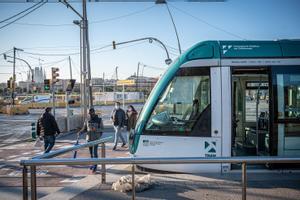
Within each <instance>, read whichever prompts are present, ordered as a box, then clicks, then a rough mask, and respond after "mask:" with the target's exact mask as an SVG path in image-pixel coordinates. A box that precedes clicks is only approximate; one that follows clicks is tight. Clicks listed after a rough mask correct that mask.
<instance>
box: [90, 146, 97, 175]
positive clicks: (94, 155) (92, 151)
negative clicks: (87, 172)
mask: <svg viewBox="0 0 300 200" xmlns="http://www.w3.org/2000/svg"><path fill="white" fill-rule="evenodd" d="M89 150H90V155H91V158H98V144H97V145H95V146H91V147H89ZM91 169H93V171H96V170H97V165H94V166H92V168H91Z"/></svg>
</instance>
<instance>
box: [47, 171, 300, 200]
mask: <svg viewBox="0 0 300 200" xmlns="http://www.w3.org/2000/svg"><path fill="white" fill-rule="evenodd" d="M129 169H130V167H129V166H115V167H112V168H110V169H109V170H108V172H109V173H108V174H107V184H101V183H100V180H101V175H94V176H92V175H91V176H88V177H86V178H85V179H83V180H81V181H79V182H77V183H75V184H73V185H70V186H67V187H65V188H64V189H62V190H61V192H56V193H52V194H51V195H48V196H47V197H44V198H42V199H43V200H51V199H55V200H58V199H72V200H84V199H89V200H102V199H103V200H119V199H121V200H122V199H131V193H121V192H117V191H112V190H111V185H112V182H114V181H116V180H118V179H119V178H120V177H121V176H125V175H129V174H130V170H129ZM137 175H138V176H141V175H144V174H143V173H142V174H141V173H138V174H137ZM151 177H152V180H153V181H155V184H154V187H153V188H151V189H149V190H147V191H144V192H141V193H136V199H141V200H144V199H155V200H158V199H172V200H179V199H195V200H196V199H197V200H198V199H205V200H217V199H222V200H223V199H224V200H225V199H226V200H238V199H241V191H242V189H241V173H240V171H234V172H230V173H227V174H223V175H221V174H217V173H210V174H198V175H191V174H157V173H151ZM97 182H98V183H97ZM247 183H248V188H247V199H253V200H254V199H255V200H257V199H263V200H271V199H272V200H273V199H275V200H279V199H280V200H281V199H285V200H299V199H300V172H285V173H281V172H276V171H274V172H273V171H266V173H264V172H259V173H257V172H254V171H251V172H249V173H248V182H247ZM93 184H94V186H92V185H93ZM88 187H90V188H89V189H87V188H88ZM83 188H85V191H83Z"/></svg>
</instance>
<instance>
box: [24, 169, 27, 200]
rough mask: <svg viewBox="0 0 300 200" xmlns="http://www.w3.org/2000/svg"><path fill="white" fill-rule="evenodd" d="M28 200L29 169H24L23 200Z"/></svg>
mask: <svg viewBox="0 0 300 200" xmlns="http://www.w3.org/2000/svg"><path fill="white" fill-rule="evenodd" d="M27 199H28V177H27V167H26V165H24V167H23V200H27Z"/></svg>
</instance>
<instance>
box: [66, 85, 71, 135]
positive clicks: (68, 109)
mask: <svg viewBox="0 0 300 200" xmlns="http://www.w3.org/2000/svg"><path fill="white" fill-rule="evenodd" d="M65 102H66V111H67V131H70V130H71V129H70V106H69V92H68V91H66V101H65Z"/></svg>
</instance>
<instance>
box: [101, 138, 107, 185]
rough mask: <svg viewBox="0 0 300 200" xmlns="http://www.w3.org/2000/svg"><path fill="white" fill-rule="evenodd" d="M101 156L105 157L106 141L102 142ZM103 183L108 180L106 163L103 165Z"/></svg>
mask: <svg viewBox="0 0 300 200" xmlns="http://www.w3.org/2000/svg"><path fill="white" fill-rule="evenodd" d="M101 158H105V143H104V142H103V143H101ZM101 171H102V172H101V183H105V182H106V169H105V164H102V165H101Z"/></svg>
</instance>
